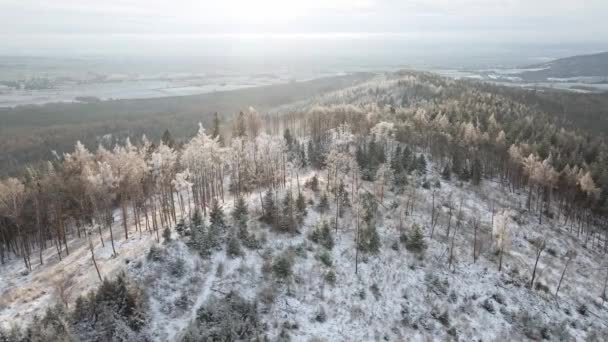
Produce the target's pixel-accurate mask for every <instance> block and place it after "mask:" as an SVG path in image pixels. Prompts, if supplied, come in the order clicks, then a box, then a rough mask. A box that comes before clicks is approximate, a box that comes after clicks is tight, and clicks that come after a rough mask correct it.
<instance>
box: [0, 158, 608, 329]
mask: <svg viewBox="0 0 608 342" xmlns="http://www.w3.org/2000/svg"><path fill="white" fill-rule="evenodd" d="M430 165H431V166H430V167H429V168H430V169H433V167H432V164H430ZM311 176H312V172H309V173H308V174H307V175H305V176H303V177H302V176H301V177H300V181H301V183H302V184H303V183H304V182H305V180H306V179H307V178H309V177H311ZM427 178H428V179H435V178H437V179H439V175H438V173H437V172H436V171H435V170H433V171H431V172H429V174H428V175H427ZM372 186H373V185H372V184H364V187H366V188H368V189H371V188H372ZM321 188H322V189H323V188H324V186H323V184H322V186H321ZM303 191H304V192H305V196H306V198H307V199H313V200H314V201H315V203H316V202H318V199H319V197H318V195H317V194H315V193H313V192H312V191H310V190H307V189H304V188H303ZM432 191H433V189H422V188H419V189H418V190H417V198H418V203H417V204H416V206H415V212H414V214H413V215H412V216H407V217H405V220H404V225H405V227H406V230H409V227H411V225H412V224H413V223H417V224H419V225H420V226H421V227H422V228H423V229H424V234H425V237H426V241H427V243H428V244H429V248H428V249H427V251H426V253H425V256H424V257H423V258H419V257H418V256H417V255H415V254H412V253H410V252H408V251H406V250H405V248H404V247H403V245H399V247H398V248H397V249H393V248H392V246H393V244H394V243H395V242H398V241H399V232H398V231H397V226H398V215H399V212H400V210H401V209H400V208H401V206H397V207H396V208H394V205H392V204H393V203H399V204H401V203H402V201H403V200H404V198H405V196H406V195H407V193H405V194H403V195H400V196H398V195H395V194H393V193H392V192H388V193H387V194H386V196H385V199H384V201H383V204H384V207H383V206H381V207H380V211H381V214H380V216H381V217H382V219H381V220H380V221H379V222H380V224H379V226H378V231H379V233H380V236H381V241H382V248H381V251H380V253H379V254H377V255H365V254H361V255H360V258H361V262H360V264H359V269H358V273H357V274H355V253H356V250H355V223H354V219H353V215H352V212H351V211H350V210H348V211H347V212H346V214H345V216H344V218H343V219H341V220H340V228H339V230H338V232H337V233H336V234H335V235H334V240H335V247H334V248H333V249H332V251H331V259H332V262H333V264H332V266H331V267H327V266H325V265H324V264H323V263H321V262H320V261H319V260H318V255H319V254H320V253H321V252H322V250H323V247H320V246H318V245H316V244H314V243H313V242H311V241H310V240H309V239H308V235H309V233H310V230H311V229H312V228H313V227H314V225H315V224H316V223H317V221H318V220H319V219H320V215H319V213H317V212H316V211H315V210H314V209H313V208H311V207H310V206H309V209H308V215H307V217H306V220H305V224H304V227H303V228H302V232H301V234H299V235H295V236H291V235H289V234H279V233H275V232H273V231H272V230H270V229H269V228H268V227H266V226H265V225H264V224H262V223H260V222H259V221H258V220H257V217H258V216H259V214H260V208H259V200H258V198H257V195H256V194H252V195H251V197H250V198H249V207H250V217H251V220H250V222H249V226H250V232H252V233H254V234H256V235H257V236H258V237H261V236H262V235H264V236H266V238H265V240H266V241H267V243H266V244H265V245H264V246H263V249H262V250H257V251H256V250H254V251H252V250H247V249H245V248H244V249H243V250H244V251H245V254H244V256H243V257H239V258H234V259H231V258H228V257H227V256H226V254H225V252H224V251H218V252H215V253H214V254H213V255H212V256H211V257H210V258H209V259H201V258H200V257H199V256H198V255H197V254H195V253H193V252H192V251H191V250H190V249H189V248H188V247H187V246H186V245H185V241H184V240H179V239H178V236H177V234H176V233H175V232H174V234H173V237H174V239H178V241H176V242H173V243H171V244H169V245H167V246H165V247H163V248H166V250H167V253H168V257H167V261H165V262H158V261H153V260H148V258H146V255H147V253H148V251H149V249H150V247H151V246H152V245H154V244H156V240H155V237H154V236H153V235H151V234H149V233H144V234H143V235H140V234H139V233H136V232H135V231H134V228H132V231H131V234H130V238H129V240H126V241H125V240H124V238H122V237H121V238H118V239H117V241H116V248H117V251H118V253H119V255H118V256H117V257H112V256H111V254H112V253H111V247H110V245H109V243H108V242H109V241H108V236H106V246H105V247H101V245H100V243H99V239H98V236H95V240H97V241H96V247H95V252H96V259H97V262H98V264H99V267H100V270H101V272H102V275H103V276H104V277H105V276H107V277H112V276H113V275H114V274H116V273H117V272H119V271H120V270H126V271H127V274H128V275H129V277H130V278H131V279H133V280H134V281H135V283H136V284H138V285H140V286H142V287H143V288H144V289H145V290H146V292H147V294H148V296H149V299H150V311H151V316H150V322H149V324H148V328H147V329H149V331H150V334H151V336H152V337H153V338H154V339H156V340H158V341H171V340H176V339H177V338H178V337H179V336H181V335H182V334H183V332H184V330H185V329H186V327H187V326H188V324H189V323H190V322H191V321H192V320H193V319H194V318H195V315H196V310H197V308H199V307H200V306H201V305H204V303H205V301H206V300H207V299H208V298H209V296H210V295H215V296H221V295H222V294H225V293H228V292H230V291H231V290H234V291H237V292H239V293H240V294H241V296H243V297H245V298H247V299H250V300H254V299H255V298H256V296H258V293H259V292H260V291H262V290H265V289H268V288H270V289H272V291H273V292H274V293H275V300H274V304H272V305H269V306H268V307H267V308H265V309H264V310H262V311H263V313H262V314H261V315H262V316H261V317H262V321H263V322H264V323H266V327H267V331H266V333H267V334H268V336H269V337H276V336H278V335H279V334H280V333H281V330H282V329H285V328H284V326H286V325H285V324H286V323H285V322H287V323H289V324H287V326H290V327H292V328H290V330H289V331H288V333H289V334H290V335H291V337H292V338H293V339H294V340H296V341H308V340H311V339H314V338H319V339H322V340H326V341H370V340H382V339H388V340H419V341H424V340H428V339H441V340H443V339H447V338H450V336H454V334H455V335H457V336H458V337H459V338H460V339H461V340H473V339H481V340H501V339H502V340H513V339H515V340H524V339H526V338H527V337H526V335H524V331H526V330H525V329H532V328H526V324H530V325H534V326H536V325H538V326H539V328H538V329H539V330H538V332H537V334H540V333H541V331H544V330H542V327H545V328H546V331H545V332H544V333H546V334H548V335H547V336H549V338H550V339H552V340H559V339H561V338H563V336H566V335H565V333H564V331H567V332H568V334H569V335H570V336H571V337H572V338H573V339H576V340H585V339H586V338H588V337H589V336H590V335H592V334H599V335H598V336H600V337H601V338H606V336H608V335H606V330H605V324H606V323H605V322H606V321H607V319H608V315H607V313H606V307H605V306H603V305H600V303H601V300H600V299H599V296H600V294H601V291H602V287H603V278H604V277H605V274H606V270H605V265H604V264H603V263H602V259H603V254H602V253H601V248H600V247H599V246H597V247H596V248H595V249H593V248H592V245H591V244H588V245H587V248H583V247H582V240H578V239H576V237H575V236H573V235H572V234H570V233H568V231H567V227H564V226H562V224H561V223H559V222H556V221H554V220H549V219H545V222H544V223H543V224H542V225H538V224H537V219H536V216H535V215H533V214H530V213H527V212H526V211H524V210H520V209H519V208H521V207H523V205H524V204H525V194H513V193H508V192H507V191H506V189H505V188H503V187H502V186H501V185H500V184H498V183H497V182H495V181H490V180H487V181H484V182H483V183H482V185H481V187H479V188H476V187H473V186H471V185H468V184H465V185H462V186H460V185H458V184H457V182H446V181H443V180H441V187H440V188H438V189H435V191H436V193H435V196H436V197H435V200H436V204H439V203H447V201H448V198H451V201H452V202H453V203H455V204H456V207H458V205H459V203H460V201H461V200H462V203H463V204H462V210H463V213H464V220H463V222H464V224H463V226H462V227H461V228H459V230H458V231H457V233H456V240H455V246H456V248H455V256H456V258H455V260H456V261H455V268H454V269H449V268H448V265H447V258H448V240H447V238H446V236H445V234H446V231H445V229H446V223H447V208H446V207H445V206H443V207H442V209H441V210H442V214H440V216H439V218H438V224H437V225H436V227H435V229H434V234H433V235H434V236H433V239H432V240H431V239H430V232H431V228H430V224H429V221H430V210H431V209H430V208H431V198H432V196H431V192H432ZM492 201H494V206H495V207H496V209H497V210H498V209H499V208H512V209H514V210H515V212H516V213H517V214H516V215H517V219H518V221H519V222H523V223H522V224H521V225H520V224H517V223H515V222H513V223H511V224H510V226H509V228H508V230H509V234H510V236H511V240H512V242H511V244H510V246H509V247H508V248H507V250H506V254H505V256H504V265H503V270H502V272H498V271H497V257H496V255H495V253H494V246H493V244H492V240H491V238H490V224H491V223H490V221H491V217H492V216H491V206H492V204H491V203H492ZM231 208H232V200H231V199H227V200H226V202H225V204H224V211H225V212H226V213H228V212H230V210H231ZM330 213H331V211H330ZM327 215H328V216H327V218H328V219H330V218H331V214H327ZM472 217H477V218H479V219H480V220H481V226H480V230H479V232H478V239H479V240H480V241H482V245H481V254H480V257H479V259H478V260H477V262H476V263H475V264H474V263H473V258H472V241H473V228H472V226H471V225H470V224H469V223H468V221H469V219H470V218H472ZM120 225H121V222H120V219H119V218H117V220H116V223H115V227H114V232H115V236H120V235H121V232H122V231H121V227H120ZM454 227H455V221H452V229H454ZM332 230H333V229H332ZM541 235H542V236H544V237H546V238H547V240H548V241H547V242H548V248H551V249H552V250H553V251H554V252H555V256H553V255H550V254H549V253H547V252H545V253H544V254H543V255H542V256H541V259H540V262H539V270H538V271H537V273H538V278H537V279H538V281H539V282H541V283H543V284H545V285H546V286H548V287H549V293H544V292H542V291H536V290H530V289H528V288H527V287H526V283H527V282H529V278H530V274H531V271H532V266H533V262H534V249H533V247H532V245H531V244H530V242H529V240H530V239H531V238H533V237H537V236H541ZM69 245H70V249H71V251H70V255H69V256H67V257H65V258H63V260H62V261H59V260H58V259H57V256H56V252H55V251H54V249H48V250H46V251H45V252H44V257H45V258H44V259H45V265H44V266H35V268H34V270H33V271H32V272H31V273H29V274H27V275H25V274H24V267H23V265H22V262H21V260H12V261H11V262H10V263H9V264H8V265H5V266H3V267H2V268H3V269H2V272H1V275H2V281H1V282H0V286H1V287H0V290H1V291H2V294H3V295H2V306H1V307H0V322H2V323H3V324H4V325H9V324H10V323H11V322H20V323H23V322H26V321H28V320H29V319H31V317H32V316H33V314H42V309H43V308H44V307H45V306H47V305H50V304H53V303H55V302H57V301H58V300H59V297H58V295H57V293H56V291H57V285H56V284H57V283H58V282H59V279H61V278H62V277H64V278H66V279H69V286H68V292H69V293H70V294H71V296H70V300H71V301H73V300H74V299H75V298H76V297H77V296H78V295H79V294H82V293H84V292H86V291H88V290H90V289H93V288H95V287H96V286H97V285H98V284H99V279H98V278H97V275H96V273H95V270H94V268H93V265H92V261H91V258H90V254H89V253H90V252H89V250H88V246H87V245H85V244H84V243H82V242H78V241H77V240H73V241H71V242H69ZM288 249H289V250H292V251H293V253H294V254H295V255H296V257H295V264H294V276H293V279H292V281H291V282H290V283H289V284H284V283H277V282H275V281H273V280H272V279H268V277H267V276H265V275H264V274H263V272H262V270H261V268H262V265H263V263H264V261H263V257H262V255H264V254H266V253H268V254H271V255H275V256H276V255H279V254H281V253H283V251H285V250H288ZM568 249H575V250H577V251H578V253H579V254H578V256H577V257H576V259H574V262H573V263H572V264H571V266H570V268H569V270H568V272H567V274H566V278H565V280H564V283H563V284H562V288H561V289H560V294H559V298H558V299H556V298H554V296H553V293H554V291H555V287H556V286H557V282H558V280H559V276H560V275H561V271H562V268H563V265H564V262H565V256H564V255H565V253H566V251H567V250H568ZM177 259H182V260H183V262H184V272H183V273H181V274H180V275H177V276H176V275H175V274H173V273H172V271H171V267H170V265H171V262H174V261H175V260H177ZM330 270H333V272H334V273H335V275H336V283H335V285H331V284H329V283H327V282H326V281H325V275H326V273H327V272H329V271H330ZM488 303H489V304H488ZM581 304H585V305H586V306H587V309H588V313H587V314H586V315H582V314H581V313H579V312H578V307H579V306H580V305H581ZM321 307H323V310H324V311H325V312H326V315H327V319H326V321H324V322H320V321H319V320H317V319H315V317H316V315H317V313H318V312H319V310H320V308H321ZM490 307H491V308H492V309H490ZM445 312H447V316H443V318H441V319H440V318H439V317H440V316H441V315H442V314H444V313H445ZM445 317H447V320H446V319H444V318H445ZM530 317H532V318H534V319H538V320H539V322H540V323H539V322H536V321H534V320H533V319H531V318H530ZM294 327H297V328H294ZM450 329H451V330H450ZM450 334H452V335H450ZM530 334H534V333H530ZM558 334H564V335H563V336H562V335H558ZM530 336H532V335H530Z"/></svg>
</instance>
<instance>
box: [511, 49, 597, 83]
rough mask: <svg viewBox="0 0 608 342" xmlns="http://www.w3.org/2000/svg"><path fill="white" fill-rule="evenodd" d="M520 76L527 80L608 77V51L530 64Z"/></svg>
mask: <svg viewBox="0 0 608 342" xmlns="http://www.w3.org/2000/svg"><path fill="white" fill-rule="evenodd" d="M526 69H542V70H535V71H525V72H522V73H521V74H520V77H521V78H522V79H524V80H527V81H543V80H546V79H547V78H570V77H608V52H602V53H597V54H593V55H581V56H573V57H567V58H560V59H556V60H554V61H551V62H547V63H542V64H536V65H530V66H528V67H526Z"/></svg>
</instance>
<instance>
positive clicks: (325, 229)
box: [321, 220, 334, 249]
mask: <svg viewBox="0 0 608 342" xmlns="http://www.w3.org/2000/svg"><path fill="white" fill-rule="evenodd" d="M321 244H322V245H323V247H325V248H327V249H332V248H334V238H333V237H332V235H331V229H329V223H327V221H326V220H323V225H322V226H321Z"/></svg>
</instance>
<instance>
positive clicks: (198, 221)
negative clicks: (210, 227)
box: [190, 208, 203, 230]
mask: <svg viewBox="0 0 608 342" xmlns="http://www.w3.org/2000/svg"><path fill="white" fill-rule="evenodd" d="M190 221H191V222H192V224H191V226H190V230H194V229H195V228H196V227H200V226H202V225H203V216H202V215H201V210H200V209H198V208H197V209H196V210H195V211H194V214H192V219H191V220H190Z"/></svg>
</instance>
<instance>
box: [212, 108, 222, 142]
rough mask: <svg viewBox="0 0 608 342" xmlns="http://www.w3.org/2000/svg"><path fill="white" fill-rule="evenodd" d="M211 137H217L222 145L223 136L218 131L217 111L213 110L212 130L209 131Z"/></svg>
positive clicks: (218, 119)
mask: <svg viewBox="0 0 608 342" xmlns="http://www.w3.org/2000/svg"><path fill="white" fill-rule="evenodd" d="M211 137H212V138H218V142H219V144H220V146H224V138H223V137H222V135H221V132H220V118H219V116H218V114H217V112H215V114H214V116H213V132H212V133H211Z"/></svg>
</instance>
